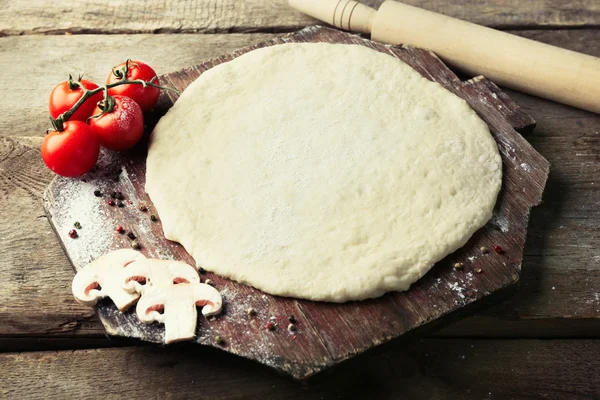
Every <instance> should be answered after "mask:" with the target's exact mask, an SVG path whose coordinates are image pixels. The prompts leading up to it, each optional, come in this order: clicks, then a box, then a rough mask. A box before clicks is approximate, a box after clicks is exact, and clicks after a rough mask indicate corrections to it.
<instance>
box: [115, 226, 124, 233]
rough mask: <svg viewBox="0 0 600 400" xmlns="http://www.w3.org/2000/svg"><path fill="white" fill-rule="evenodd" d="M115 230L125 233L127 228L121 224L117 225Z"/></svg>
mask: <svg viewBox="0 0 600 400" xmlns="http://www.w3.org/2000/svg"><path fill="white" fill-rule="evenodd" d="M115 231H117V232H119V233H125V228H123V227H122V226H121V225H117V227H116V228H115Z"/></svg>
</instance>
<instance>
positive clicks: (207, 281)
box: [204, 279, 215, 286]
mask: <svg viewBox="0 0 600 400" xmlns="http://www.w3.org/2000/svg"><path fill="white" fill-rule="evenodd" d="M204 283H206V284H207V285H210V286H215V284H214V283H213V281H211V280H210V279H207V280H205V281H204Z"/></svg>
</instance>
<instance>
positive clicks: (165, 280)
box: [120, 259, 200, 294]
mask: <svg viewBox="0 0 600 400" xmlns="http://www.w3.org/2000/svg"><path fill="white" fill-rule="evenodd" d="M120 280H121V283H122V285H123V288H124V289H125V290H126V291H127V292H129V293H136V292H137V293H141V294H143V293H145V292H146V291H148V290H149V289H150V288H157V287H161V286H168V285H174V284H181V283H200V276H199V275H198V272H197V271H196V268H194V267H192V266H191V265H189V264H186V263H184V262H181V261H173V260H155V259H145V260H141V261H139V262H136V263H133V264H130V265H128V266H127V267H126V268H125V269H123V271H121V277H120Z"/></svg>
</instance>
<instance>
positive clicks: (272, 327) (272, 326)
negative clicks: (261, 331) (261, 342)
mask: <svg viewBox="0 0 600 400" xmlns="http://www.w3.org/2000/svg"><path fill="white" fill-rule="evenodd" d="M265 329H266V330H268V331H274V330H275V324H274V323H273V321H269V322H267V324H266V325H265Z"/></svg>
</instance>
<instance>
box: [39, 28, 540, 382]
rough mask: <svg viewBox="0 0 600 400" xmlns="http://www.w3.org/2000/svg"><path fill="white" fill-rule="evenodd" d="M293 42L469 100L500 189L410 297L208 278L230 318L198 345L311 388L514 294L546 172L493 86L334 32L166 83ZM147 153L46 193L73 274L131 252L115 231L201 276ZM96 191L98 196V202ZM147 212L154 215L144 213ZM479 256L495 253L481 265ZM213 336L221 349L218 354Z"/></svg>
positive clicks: (129, 316) (110, 156)
mask: <svg viewBox="0 0 600 400" xmlns="http://www.w3.org/2000/svg"><path fill="white" fill-rule="evenodd" d="M291 42H331V43H348V44H350V43H352V44H358V45H361V46H367V47H371V48H373V49H375V50H377V51H381V52H384V53H387V54H390V55H392V56H394V57H398V58H399V59H401V60H402V61H404V62H406V63H407V64H409V65H410V66H412V67H413V68H414V69H416V70H417V71H418V72H419V73H421V74H422V75H423V76H425V77H426V78H427V79H430V80H433V81H436V82H439V83H440V84H442V85H443V86H445V87H446V88H447V89H449V90H450V91H452V92H454V93H455V94H457V95H458V96H460V97H462V98H463V99H465V100H466V101H467V102H468V103H469V104H470V105H471V107H472V108H473V109H474V110H475V111H477V113H478V114H479V115H480V116H481V117H482V118H483V119H484V120H485V121H486V122H487V123H488V125H489V126H490V129H491V132H492V134H493V135H494V138H495V139H496V141H497V143H498V146H499V149H500V152H501V154H502V159H503V163H504V181H503V188H502V191H501V193H500V196H499V199H498V203H497V206H496V210H495V214H494V217H493V219H492V220H491V221H490V222H489V223H488V224H487V225H486V226H485V227H484V228H482V229H481V230H479V231H478V232H477V233H476V234H475V235H474V236H473V237H472V238H471V239H470V240H469V242H468V243H467V245H465V246H464V247H463V248H462V249H461V250H459V251H457V252H456V253H454V254H452V255H450V256H448V257H446V258H445V259H444V260H442V261H440V262H439V263H437V264H436V265H435V267H434V268H433V269H432V270H431V271H430V272H429V273H428V274H427V275H426V276H425V277H423V278H422V279H421V280H419V281H418V282H417V283H415V284H414V285H413V286H412V287H411V289H410V290H409V291H408V292H402V293H389V294H387V295H385V296H383V297H381V298H378V299H374V300H368V301H362V302H350V303H345V304H330V303H318V302H311V301H306V300H295V299H290V298H282V297H275V296H271V295H268V294H265V293H263V292H260V291H258V290H256V289H253V288H251V287H249V286H245V285H241V284H238V283H236V282H232V281H229V280H227V279H224V278H221V277H219V276H216V275H214V274H211V273H206V274H203V275H202V279H203V280H204V279H211V280H212V281H213V282H214V284H215V286H216V287H217V288H218V289H219V290H220V291H221V293H222V295H223V297H224V303H225V308H224V313H223V314H222V315H221V316H218V317H216V318H215V319H214V320H210V321H209V320H206V319H204V318H202V317H201V318H199V324H198V329H197V339H196V341H197V342H198V343H200V344H203V345H207V346H213V347H218V348H221V349H223V350H225V351H228V352H231V353H233V354H237V355H240V356H243V357H248V358H251V359H254V360H257V361H258V362H261V363H263V364H266V365H269V366H271V367H274V368H276V369H278V370H280V371H283V372H285V373H288V374H290V375H292V376H293V377H295V378H306V377H308V376H311V375H313V374H315V373H317V372H319V371H321V370H323V369H324V368H327V367H330V366H332V365H335V364H337V363H339V362H341V361H343V360H346V359H348V358H349V357H351V356H353V355H356V354H359V353H362V352H364V351H365V350H368V349H370V348H372V347H374V346H377V345H380V344H382V343H385V342H387V341H389V340H391V339H394V338H398V337H401V336H406V334H407V333H409V332H416V331H417V330H418V329H419V330H422V328H425V327H432V326H437V325H439V324H441V323H446V322H448V321H450V320H454V319H456V318H457V317H460V316H463V315H466V314H467V313H468V312H470V311H471V310H472V309H473V307H472V306H473V305H474V304H475V303H477V304H482V300H491V299H494V298H498V297H499V296H502V295H506V294H507V293H510V292H511V289H514V288H516V286H517V283H518V282H519V276H520V273H521V260H522V256H523V246H524V243H525V238H526V232H527V221H528V217H529V212H530V209H531V207H533V206H535V205H537V204H539V203H540V201H541V196H542V192H543V189H544V185H545V183H546V179H547V176H548V171H549V163H548V162H547V161H546V160H545V159H544V158H543V157H542V156H541V155H539V154H538V153H537V152H536V151H535V150H534V149H533V148H532V147H531V146H530V145H529V143H528V142H527V141H526V140H525V139H524V138H523V137H522V136H521V134H520V133H519V132H525V131H527V130H528V129H532V128H533V126H534V124H535V121H533V120H532V119H531V117H529V116H528V115H527V114H525V113H524V112H523V111H521V110H520V109H519V107H518V106H517V105H516V104H515V103H513V102H512V101H511V100H510V99H509V98H508V97H507V96H506V94H504V93H503V92H501V91H500V89H498V87H497V86H496V85H494V84H493V83H492V82H490V81H488V80H486V79H485V78H483V77H477V78H474V79H471V80H469V81H466V82H463V81H461V80H460V79H458V78H457V77H456V76H455V75H454V74H453V73H452V72H451V71H450V70H449V69H448V68H447V67H446V66H445V65H444V64H443V63H442V62H441V61H440V60H439V59H438V58H437V57H436V56H435V55H434V54H433V53H431V52H429V51H427V50H423V49H417V48H411V47H402V46H387V45H382V44H378V43H374V42H371V41H369V40H365V39H362V38H360V37H358V36H354V35H350V34H347V33H343V32H341V31H337V30H333V29H328V28H322V27H310V28H306V29H304V30H302V31H299V32H297V33H292V34H289V35H285V36H282V37H279V38H276V39H273V40H270V41H268V42H264V43H260V44H257V45H256V46H252V47H247V48H243V49H240V50H238V51H236V52H234V53H233V54H229V55H224V56H221V57H219V58H216V59H213V60H210V61H207V62H205V63H203V64H201V65H198V66H195V67H191V68H187V69H184V70H181V71H177V72H173V73H170V74H167V75H164V76H162V77H160V81H161V83H162V84H164V85H167V86H171V87H175V88H177V89H179V90H181V91H182V90H183V89H185V88H186V87H187V86H188V85H189V84H190V83H191V82H192V81H194V80H195V79H196V78H197V77H198V76H200V74H202V73H203V72H204V71H206V70H208V69H210V68H212V67H213V66H215V65H217V64H220V63H223V62H227V61H230V60H231V59H233V58H235V57H238V56H240V55H241V54H244V53H246V52H248V51H251V50H253V49H256V48H259V47H265V46H273V45H276V44H281V43H291ZM177 97H178V96H177V95H176V94H173V93H172V92H163V94H162V95H161V98H160V100H159V103H158V105H157V107H156V110H155V112H153V113H152V114H150V115H148V116H147V118H146V122H147V132H150V131H151V130H152V128H153V126H154V124H155V123H156V121H157V120H158V119H159V118H160V116H162V115H164V113H165V112H166V111H167V109H168V108H169V107H170V106H171V105H172V104H173V102H174V101H175V100H176V99H177ZM145 149H146V143H142V144H141V145H140V146H137V148H136V149H135V150H132V151H130V152H127V153H121V154H116V153H107V152H103V154H102V155H101V160H100V161H99V163H98V165H97V168H96V170H95V171H93V172H91V173H89V174H87V175H86V176H84V177H82V178H80V179H66V178H61V177H57V178H56V179H55V180H54V181H53V182H52V183H51V184H50V186H49V187H48V189H47V191H46V193H45V197H44V205H45V208H46V211H47V215H48V218H49V220H50V222H51V224H52V226H53V228H54V229H55V231H56V233H57V235H58V237H59V238H60V241H61V243H62V245H63V247H64V249H65V251H66V253H67V255H68V257H69V259H70V261H71V262H72V264H73V266H74V268H75V269H76V270H79V269H80V268H82V267H83V266H85V265H86V264H87V263H88V262H89V261H91V260H92V259H94V258H96V257H99V256H101V255H102V254H104V253H106V252H109V251H111V250H115V249H119V248H127V247H130V246H131V240H130V239H129V238H128V237H127V236H126V235H122V234H119V233H117V232H116V231H115V226H116V225H123V226H124V227H125V229H126V230H127V231H132V232H134V234H135V235H136V236H137V238H138V240H139V243H140V244H141V246H142V249H141V252H142V253H144V254H145V255H146V256H148V257H155V258H165V259H177V260H183V261H186V262H188V263H190V264H194V261H193V259H192V258H191V257H190V256H189V254H187V252H186V251H185V250H184V249H183V248H182V247H181V246H180V245H179V244H177V243H174V242H171V241H168V240H166V239H165V238H164V236H163V232H162V228H161V223H160V216H158V214H157V213H156V211H155V209H154V206H153V205H152V202H151V201H150V199H149V198H148V196H147V195H146V193H145V192H144V183H145V156H146V154H145ZM173 179H177V178H176V177H173ZM95 190H100V191H101V193H102V196H101V197H96V196H95V195H94V191H95ZM112 192H121V193H122V194H123V196H124V200H123V201H122V203H123V204H122V207H118V206H117V205H115V206H110V205H108V204H107V202H108V200H109V199H110V194H111V193H112ZM117 202H118V200H117ZM140 204H144V205H146V206H147V207H148V211H146V212H143V211H141V210H140V209H139V205H140ZM152 214H156V215H157V216H158V220H157V221H152V220H151V215H152ZM76 221H77V222H79V223H80V224H81V225H82V227H81V229H78V234H79V237H78V238H76V239H71V238H70V237H69V235H68V232H69V230H71V229H72V228H73V224H74V223H75V222H76ZM482 246H485V247H487V248H489V249H490V252H489V253H487V254H484V253H483V252H482V251H481V250H480V248H481V247H482ZM494 246H501V247H502V248H503V253H502V254H498V253H496V252H494V251H493V250H492V249H493V247H494ZM456 262H462V263H463V264H464V268H463V269H461V270H456V269H454V268H453V264H454V263H456ZM67 284H69V283H68V282H65V285H67ZM249 307H252V308H254V309H255V310H256V311H257V315H256V316H254V317H250V316H248V315H247V309H248V308H249ZM96 309H97V311H98V314H99V316H100V319H101V320H102V323H103V324H104V327H105V328H106V332H107V333H108V334H110V335H116V336H126V337H134V338H139V339H141V340H145V341H149V342H156V343H161V342H162V341H163V334H164V330H163V327H162V326H161V325H158V324H153V325H144V324H142V323H140V322H139V321H138V320H137V317H136V316H135V312H133V310H130V311H128V312H126V313H124V314H122V313H120V312H118V311H117V310H116V308H115V307H114V305H113V304H112V303H111V302H110V301H109V300H105V301H103V302H101V303H99V304H98V306H97V307H96ZM289 316H294V318H295V319H296V320H297V323H296V325H297V328H298V330H297V331H296V332H289V331H288V329H287V326H288V323H289V322H288V317H289ZM270 320H273V321H274V322H275V325H276V328H275V330H274V331H268V330H266V329H265V324H266V323H267V322H268V321H270ZM217 335H219V336H221V337H222V338H223V339H224V340H225V343H224V344H222V345H219V344H216V343H215V339H214V338H215V336H217Z"/></svg>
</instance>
